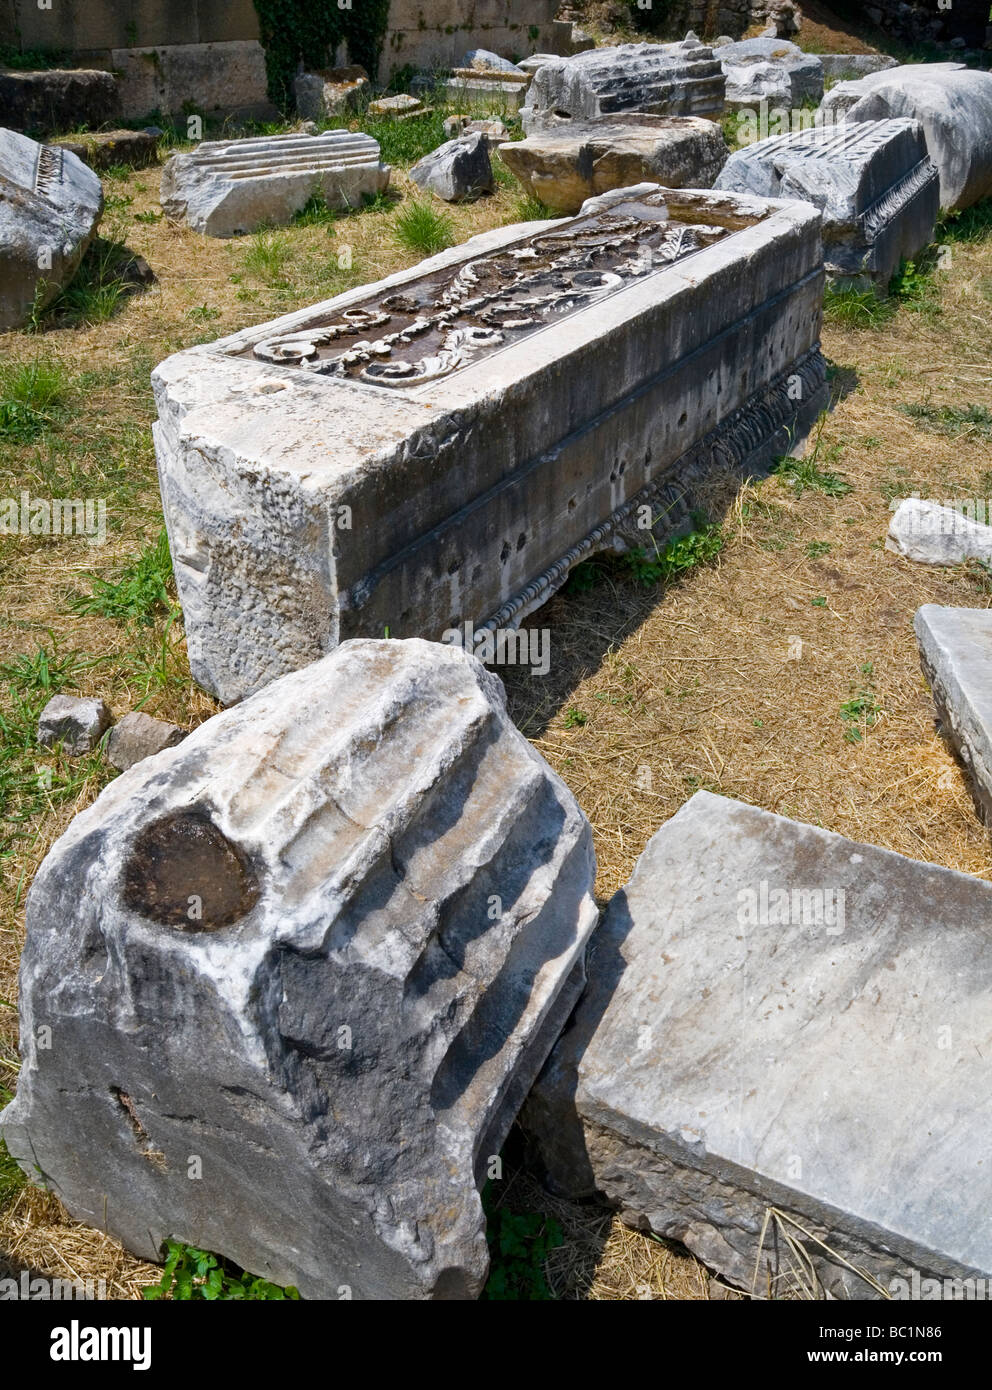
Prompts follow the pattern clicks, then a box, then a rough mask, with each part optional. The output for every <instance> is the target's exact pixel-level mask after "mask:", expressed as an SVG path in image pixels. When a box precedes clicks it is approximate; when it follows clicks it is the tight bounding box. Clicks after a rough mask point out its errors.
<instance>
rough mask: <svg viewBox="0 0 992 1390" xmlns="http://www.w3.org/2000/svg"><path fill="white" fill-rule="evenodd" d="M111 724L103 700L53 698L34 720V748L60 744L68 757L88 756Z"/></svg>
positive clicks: (64, 696) (65, 696) (67, 697)
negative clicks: (36, 731) (36, 722)
mask: <svg viewBox="0 0 992 1390" xmlns="http://www.w3.org/2000/svg"><path fill="white" fill-rule="evenodd" d="M113 722H114V717H113V715H112V714H111V713H110V710H109V709H108V708H107V706H106V705H105V704H104V702H103V700H99V699H94V698H91V697H81V696H77V695H53V696H52V698H51V699H50V700H49V702H48V704H47V705H46V706H45V708H44V709H43V710H42V711H41V715H40V717H39V719H38V735H37V737H38V744H39V746H40V747H42V748H52V747H53V746H54V745H55V744H57V743H60V744H61V745H62V748H63V751H64V752H66V753H68V754H69V755H70V756H71V757H81V756H82V754H84V753H92V751H93V749H94V748H95V747H96V746H97V744H98V743H99V742H100V740H101V738H103V736H104V734H105V733H106V732H107V730H108V729H109V728H110V726H111V724H112V723H113Z"/></svg>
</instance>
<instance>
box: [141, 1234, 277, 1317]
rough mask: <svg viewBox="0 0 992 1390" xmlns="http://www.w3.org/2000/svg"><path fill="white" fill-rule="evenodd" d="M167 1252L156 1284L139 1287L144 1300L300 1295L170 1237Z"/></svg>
mask: <svg viewBox="0 0 992 1390" xmlns="http://www.w3.org/2000/svg"><path fill="white" fill-rule="evenodd" d="M166 1252H167V1258H166V1262H165V1269H164V1270H163V1271H162V1278H161V1279H160V1280H159V1282H158V1283H157V1284H150V1285H148V1286H147V1287H145V1288H144V1289H142V1297H143V1298H145V1299H147V1300H150V1301H155V1300H158V1299H163V1298H170V1297H171V1298H172V1299H173V1300H174V1301H175V1302H178V1303H187V1302H195V1301H198V1300H204V1301H206V1302H232V1301H238V1302H244V1301H256V1302H266V1303H282V1302H285V1301H286V1300H287V1299H292V1300H298V1299H299V1297H300V1295H299V1293H298V1292H297V1290H296V1289H294V1288H292V1287H289V1288H281V1287H280V1286H279V1285H278V1284H270V1283H269V1281H268V1280H267V1279H259V1278H258V1277H257V1276H256V1275H254V1274H249V1273H247V1271H246V1270H243V1269H238V1267H237V1265H233V1264H231V1263H230V1262H229V1261H228V1260H225V1259H223V1258H222V1257H221V1256H219V1255H211V1254H210V1252H209V1251H207V1250H197V1249H196V1247H195V1246H192V1245H181V1244H179V1242H178V1241H174V1240H170V1241H167V1242H166Z"/></svg>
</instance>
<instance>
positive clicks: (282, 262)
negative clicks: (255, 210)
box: [242, 230, 293, 286]
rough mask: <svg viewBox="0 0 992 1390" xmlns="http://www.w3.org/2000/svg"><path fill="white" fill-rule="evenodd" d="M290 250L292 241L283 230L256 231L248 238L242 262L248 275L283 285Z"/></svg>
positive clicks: (273, 284)
mask: <svg viewBox="0 0 992 1390" xmlns="http://www.w3.org/2000/svg"><path fill="white" fill-rule="evenodd" d="M292 250H293V246H292V242H291V241H290V239H289V237H288V236H286V234H285V232H276V231H271V230H268V231H261V232H256V233H255V235H254V236H253V237H250V238H249V240H248V245H247V247H246V249H245V253H244V257H243V262H242V263H243V265H244V268H245V270H247V271H248V273H249V275H254V276H255V278H256V279H258V280H262V281H263V282H264V283H265V284H266V285H270V286H276V285H284V284H285V283H286V264H287V262H288V261H289V258H290V256H291V254H292Z"/></svg>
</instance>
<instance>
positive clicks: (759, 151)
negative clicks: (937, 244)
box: [716, 120, 940, 295]
mask: <svg viewBox="0 0 992 1390" xmlns="http://www.w3.org/2000/svg"><path fill="white" fill-rule="evenodd" d="M716 186H717V187H718V188H726V189H729V190H732V191H734V192H738V193H757V194H759V195H760V196H762V197H766V198H802V199H803V200H804V201H805V202H808V203H812V204H813V205H814V206H815V207H818V208H819V209H820V211H821V212H822V214H823V255H824V263H825V265H826V269H827V274H828V275H829V276H830V277H831V279H832V280H833V281H834V282H835V283H837V284H839V285H847V286H850V287H853V288H859V289H860V288H867V287H869V286H871V287H874V288H875V289H876V290H877V291H878V292H879V293H880V294H882V295H884V294H885V293H886V292H887V291H888V286H889V281H890V280H891V278H892V276H893V275H894V274H895V272H896V271H897V270H898V268H899V264H900V261H902V260H903V259H905V260H913V259H914V257H916V256H917V255H918V254H919V252H920V251H921V250H922V249H923V248H924V247H925V246H927V245H929V243H930V242H931V241H932V240H933V234H934V227H935V225H936V221H937V213H938V211H939V203H940V187H939V179H938V175H937V169H936V167H935V165H934V163H933V161H932V160H931V159H930V156H929V155H928V154H927V146H926V141H925V140H924V138H923V127H922V126H921V125H920V123H919V121H909V120H891V121H866V122H863V123H860V124H857V125H846V124H845V125H841V126H839V127H838V128H836V129H827V130H822V129H820V130H817V129H814V130H805V131H800V132H797V133H796V134H795V135H783V136H780V137H777V138H774V139H771V140H759V141H758V142H757V143H756V144H753V145H747V146H745V148H744V149H742V150H737V151H735V152H734V153H733V154H732V155H731V156H730V158H729V160H728V161H727V163H726V165H725V167H724V169H723V171H722V173H721V174H720V177H719V179H718V180H717V184H716Z"/></svg>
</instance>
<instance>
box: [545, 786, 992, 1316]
mask: <svg viewBox="0 0 992 1390" xmlns="http://www.w3.org/2000/svg"><path fill="white" fill-rule="evenodd" d="M990 923H992V885H989V884H988V883H985V882H983V881H981V880H980V879H977V878H971V877H969V876H968V875H966V874H960V873H954V872H952V871H951V870H949V869H943V868H939V867H937V866H936V865H934V864H925V863H918V862H917V861H915V860H912V859H905V858H903V857H902V856H901V855H898V854H893V853H891V852H890V851H888V850H882V849H877V848H874V847H873V846H870V845H864V844H857V843H855V842H854V841H851V840H847V839H845V838H844V837H843V836H841V835H835V834H832V833H831V832H829V831H826V830H822V829H819V828H818V827H816V826H812V825H802V824H799V823H798V822H796V821H790V820H786V819H784V818H783V817H781V816H776V815H772V814H770V813H769V812H767V811H762V810H759V809H757V808H756V807H753V806H747V805H744V804H742V803H741V802H737V801H731V800H729V799H727V798H724V797H719V796H714V795H712V794H711V793H709V792H697V793H696V795H695V796H694V797H693V798H692V799H691V800H690V801H689V802H688V803H687V804H686V805H684V806H683V807H682V808H681V810H680V811H679V812H678V813H677V814H676V815H675V816H673V817H672V819H671V820H669V821H668V822H667V823H666V824H665V825H663V826H662V828H661V829H660V830H659V831H658V832H657V834H656V835H655V836H654V837H653V838H652V839H651V841H650V842H649V843H648V846H647V848H646V849H645V851H644V853H643V854H642V856H641V858H640V859H639V860H638V863H637V868H636V869H635V871H634V875H633V877H632V878H631V880H630V882H629V883H628V884H627V885H626V886H625V887H624V888H623V889H621V891H620V892H618V893H617V894H616V895H615V897H614V898H613V899H612V901H611V903H610V905H609V908H608V909H607V912H606V914H605V916H604V919H603V922H602V925H601V926H600V928H599V929H598V930H597V931H596V933H595V935H594V937H593V940H592V943H591V946H590V952H589V957H588V966H587V968H588V976H589V983H588V986H587V989H586V992H585V994H584V996H583V998H582V1001H581V1003H580V1005H579V1007H578V1009H577V1010H576V1013H575V1015H574V1017H573V1020H572V1022H571V1024H570V1026H569V1029H568V1030H567V1031H566V1033H565V1034H564V1035H563V1037H562V1039H561V1041H560V1042H559V1043H558V1045H557V1046H556V1047H555V1049H554V1050H553V1052H552V1054H551V1057H550V1058H549V1060H548V1062H547V1064H546V1066H545V1068H544V1070H543V1072H542V1074H541V1076H540V1078H539V1080H538V1082H537V1084H536V1086H535V1087H534V1090H533V1092H532V1094H531V1097H530V1098H529V1099H528V1101H527V1105H526V1107H525V1110H524V1113H523V1115H522V1117H521V1122H522V1124H523V1125H524V1127H525V1129H526V1130H527V1132H528V1134H529V1137H530V1140H531V1143H532V1145H533V1146H534V1155H535V1161H537V1162H539V1163H540V1164H541V1166H542V1167H543V1169H544V1172H545V1174H546V1175H547V1176H548V1177H549V1178H550V1180H551V1181H552V1183H553V1185H554V1187H555V1189H556V1190H557V1191H558V1192H560V1193H563V1194H567V1195H569V1196H573V1197H574V1196H579V1195H588V1194H590V1193H592V1192H594V1191H599V1192H601V1193H603V1194H605V1195H606V1196H607V1197H608V1198H609V1199H610V1200H611V1201H612V1202H613V1203H615V1204H616V1205H617V1206H618V1207H619V1208H620V1210H621V1212H622V1214H623V1217H624V1220H626V1221H627V1222H628V1223H629V1224H631V1225H634V1226H638V1227H640V1228H642V1229H650V1230H652V1231H654V1232H656V1233H657V1234H658V1235H660V1236H664V1237H667V1238H670V1239H674V1240H679V1241H682V1242H684V1243H685V1244H686V1245H687V1246H688V1247H689V1249H690V1250H692V1251H693V1252H694V1253H695V1254H696V1255H697V1256H698V1257H699V1258H700V1259H701V1260H702V1261H703V1262H704V1263H705V1264H707V1265H708V1266H710V1268H712V1269H714V1270H716V1271H718V1272H719V1273H720V1274H722V1275H723V1276H724V1277H726V1278H730V1279H732V1280H734V1281H735V1282H736V1283H738V1284H740V1285H741V1286H743V1287H744V1288H747V1289H752V1288H753V1289H754V1290H755V1292H757V1293H758V1294H759V1295H761V1296H768V1294H769V1292H771V1293H772V1294H773V1295H775V1296H778V1297H781V1296H783V1295H785V1294H786V1293H789V1292H794V1291H795V1288H796V1286H797V1281H795V1280H794V1278H793V1275H792V1273H791V1271H794V1270H795V1269H796V1268H797V1267H798V1265H799V1261H798V1260H797V1258H796V1257H795V1255H794V1254H793V1252H792V1251H791V1250H790V1248H789V1244H788V1242H789V1239H790V1238H791V1239H794V1240H796V1241H797V1242H798V1243H799V1245H800V1246H801V1247H802V1248H804V1249H805V1251H806V1252H807V1254H808V1256H809V1258H810V1261H811V1264H812V1267H813V1268H815V1270H816V1272H817V1277H818V1279H819V1281H820V1284H821V1286H822V1288H824V1289H825V1290H826V1291H827V1292H828V1293H829V1294H831V1295H832V1296H835V1297H848V1298H858V1299H862V1298H873V1297H878V1296H881V1295H880V1291H891V1292H893V1293H896V1292H898V1291H899V1290H900V1286H899V1285H893V1283H892V1281H894V1280H901V1281H903V1286H902V1287H903V1288H905V1287H912V1285H913V1281H914V1277H916V1276H922V1277H923V1278H927V1279H931V1278H933V1279H945V1278H948V1279H961V1280H964V1279H974V1278H987V1277H988V1276H989V1274H990V1272H992V1234H990V1228H989V1222H988V1219H987V1213H988V1210H989V1206H990V1203H992V1168H990V1165H989V1161H988V1144H987V1125H986V1121H985V1109H986V1104H985V1100H984V1097H985V1095H986V1091H987V1086H986V1076H987V1068H988V1057H989V1055H990V1049H992V1018H990V1014H989V1008H988V996H989V989H990V987H992V930H990ZM818 1242H823V1244H819V1243H818ZM845 1261H846V1262H847V1263H846V1264H845V1263H844V1262H845ZM856 1271H862V1273H861V1274H859V1273H857V1272H856ZM938 1287H939V1286H938ZM900 1296H906V1295H905V1293H904V1292H902V1293H900Z"/></svg>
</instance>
